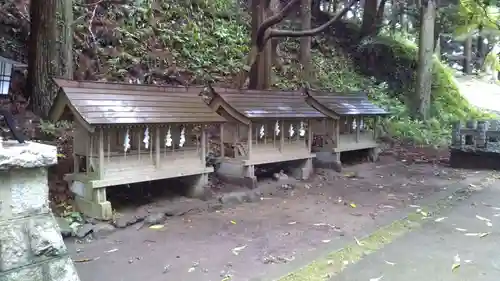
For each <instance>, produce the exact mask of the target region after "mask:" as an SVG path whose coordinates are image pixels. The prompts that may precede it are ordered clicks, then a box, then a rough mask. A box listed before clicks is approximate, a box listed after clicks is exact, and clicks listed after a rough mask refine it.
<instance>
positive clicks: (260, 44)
mask: <svg viewBox="0 0 500 281" xmlns="http://www.w3.org/2000/svg"><path fill="white" fill-rule="evenodd" d="M255 1H256V0H255ZM299 1H300V0H291V1H290V2H288V4H286V6H285V7H283V9H281V11H279V13H277V14H276V15H273V16H272V17H269V18H267V19H266V20H265V21H264V22H262V24H261V25H260V26H259V28H258V29H257V36H256V41H255V42H256V44H257V48H258V51H259V52H261V51H262V49H264V46H265V45H266V42H267V40H265V36H266V31H267V30H268V29H269V28H270V27H271V26H273V25H275V24H277V23H279V22H281V21H282V20H284V19H285V17H286V16H287V15H288V14H289V13H290V12H291V10H292V8H293V6H294V5H295V4H296V3H298V2H299Z"/></svg>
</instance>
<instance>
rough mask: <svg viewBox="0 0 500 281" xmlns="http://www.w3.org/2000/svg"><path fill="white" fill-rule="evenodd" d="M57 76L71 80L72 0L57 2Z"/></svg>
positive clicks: (72, 70) (72, 69)
mask: <svg viewBox="0 0 500 281" xmlns="http://www.w3.org/2000/svg"><path fill="white" fill-rule="evenodd" d="M57 10H58V15H59V16H60V18H59V20H58V22H59V41H60V42H61V44H60V48H59V50H60V51H59V54H60V56H59V66H60V67H59V73H58V74H59V75H60V76H61V77H64V78H66V79H73V74H74V66H73V64H74V61H73V28H72V27H73V0H59V2H58V6H57Z"/></svg>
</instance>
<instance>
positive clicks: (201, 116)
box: [82, 111, 217, 123]
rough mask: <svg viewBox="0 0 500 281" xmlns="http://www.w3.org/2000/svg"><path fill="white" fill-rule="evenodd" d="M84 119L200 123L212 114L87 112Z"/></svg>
mask: <svg viewBox="0 0 500 281" xmlns="http://www.w3.org/2000/svg"><path fill="white" fill-rule="evenodd" d="M82 115H83V117H84V118H85V119H98V118H102V119H107V118H113V119H115V118H148V117H151V118H165V119H176V118H199V120H200V121H202V120H203V119H204V118H213V116H212V114H207V113H205V112H179V113H169V112H151V111H150V112H147V111H142V112H130V111H128V112H127V111H125V112H87V113H85V114H82ZM215 119H217V118H215ZM116 123H123V122H121V121H116Z"/></svg>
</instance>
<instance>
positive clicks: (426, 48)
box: [415, 0, 436, 120]
mask: <svg viewBox="0 0 500 281" xmlns="http://www.w3.org/2000/svg"><path fill="white" fill-rule="evenodd" d="M435 18H436V3H435V1H434V0H428V1H427V4H422V5H421V8H420V23H421V24H420V36H419V45H418V68H417V85H416V97H418V102H416V106H415V113H416V115H417V116H418V117H420V118H422V119H423V120H426V119H428V118H429V113H430V102H431V87H432V70H433V65H434V62H433V52H434V23H435Z"/></svg>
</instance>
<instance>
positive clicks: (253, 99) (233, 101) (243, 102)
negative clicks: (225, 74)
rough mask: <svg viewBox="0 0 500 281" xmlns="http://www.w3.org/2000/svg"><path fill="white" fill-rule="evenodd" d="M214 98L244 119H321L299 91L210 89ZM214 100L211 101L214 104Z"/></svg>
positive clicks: (320, 115) (321, 116) (319, 114)
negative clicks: (218, 98) (217, 98)
mask: <svg viewBox="0 0 500 281" xmlns="http://www.w3.org/2000/svg"><path fill="white" fill-rule="evenodd" d="M212 91H213V94H214V95H215V97H217V96H219V97H220V99H222V100H223V101H224V103H225V104H227V105H228V106H230V107H231V108H232V109H234V110H235V111H237V112H238V113H239V114H241V115H243V116H245V117H246V118H250V119H252V118H323V117H326V116H325V115H324V114H323V113H321V112H319V111H317V110H316V109H314V108H313V107H311V106H310V105H308V104H307V102H306V100H305V96H304V94H303V93H301V92H299V91H272V90H246V89H245V90H243V89H228V88H212ZM215 100H216V99H215V98H214V100H212V102H214V101H215Z"/></svg>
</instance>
